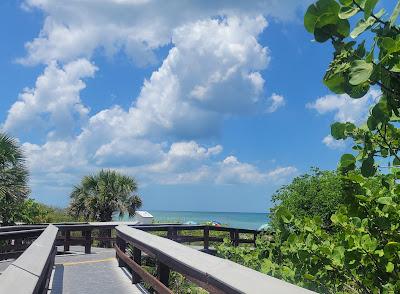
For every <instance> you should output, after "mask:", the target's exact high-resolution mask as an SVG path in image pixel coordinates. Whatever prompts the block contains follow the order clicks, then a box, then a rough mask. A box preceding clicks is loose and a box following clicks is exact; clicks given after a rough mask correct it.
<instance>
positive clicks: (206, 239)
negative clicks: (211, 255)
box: [203, 226, 210, 250]
mask: <svg viewBox="0 0 400 294" xmlns="http://www.w3.org/2000/svg"><path fill="white" fill-rule="evenodd" d="M203 235H204V250H208V248H209V246H210V228H209V227H208V226H205V227H204V233H203Z"/></svg>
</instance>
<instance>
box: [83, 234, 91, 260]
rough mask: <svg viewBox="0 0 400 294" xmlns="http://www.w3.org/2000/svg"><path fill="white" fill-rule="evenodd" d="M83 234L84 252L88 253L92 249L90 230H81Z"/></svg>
mask: <svg viewBox="0 0 400 294" xmlns="http://www.w3.org/2000/svg"><path fill="white" fill-rule="evenodd" d="M83 233H84V236H85V254H90V253H91V250H92V230H86V231H84V232H83Z"/></svg>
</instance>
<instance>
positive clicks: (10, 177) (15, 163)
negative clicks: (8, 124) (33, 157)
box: [0, 133, 30, 225]
mask: <svg viewBox="0 0 400 294" xmlns="http://www.w3.org/2000/svg"><path fill="white" fill-rule="evenodd" d="M28 181H29V173H28V170H27V168H26V165H25V157H24V154H23V151H22V150H21V147H20V146H19V144H18V142H17V141H16V140H15V139H14V138H12V137H10V136H8V135H7V134H4V133H0V221H1V222H2V224H3V225H8V224H12V223H14V222H15V217H16V216H17V214H18V213H17V212H18V207H19V206H20V204H21V203H23V201H24V200H25V199H26V198H27V197H28V195H29V192H30V190H29V187H28Z"/></svg>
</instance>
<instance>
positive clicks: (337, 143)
mask: <svg viewBox="0 0 400 294" xmlns="http://www.w3.org/2000/svg"><path fill="white" fill-rule="evenodd" d="M380 96H381V92H380V91H378V90H375V89H373V90H370V91H369V92H368V93H367V94H366V95H365V96H364V97H362V98H360V99H353V98H351V97H350V96H348V95H346V94H343V95H326V96H323V97H320V98H318V99H317V100H316V101H315V102H312V103H308V104H307V105H306V107H307V108H310V109H315V110H316V111H317V112H318V113H319V114H326V113H334V119H335V120H336V121H340V122H352V123H355V124H357V125H360V124H362V123H364V122H365V121H366V119H367V117H368V113H369V109H370V108H371V106H372V105H374V104H375V103H376V102H377V101H378V100H379V98H380ZM322 143H324V144H325V145H326V146H328V147H329V148H330V149H339V150H342V149H344V148H345V147H346V142H345V141H343V140H335V139H334V138H333V137H332V136H331V135H327V136H325V137H324V138H323V139H322Z"/></svg>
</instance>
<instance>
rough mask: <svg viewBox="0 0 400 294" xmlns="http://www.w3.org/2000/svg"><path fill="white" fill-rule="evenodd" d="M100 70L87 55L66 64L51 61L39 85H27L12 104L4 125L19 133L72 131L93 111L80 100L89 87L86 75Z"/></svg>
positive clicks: (67, 133)
mask: <svg viewBox="0 0 400 294" xmlns="http://www.w3.org/2000/svg"><path fill="white" fill-rule="evenodd" d="M96 70H97V68H96V66H94V65H93V64H92V63H90V62H89V61H88V60H86V59H78V60H76V61H73V62H70V63H68V64H66V65H64V66H63V67H62V68H61V67H59V65H58V64H57V63H56V62H52V63H50V64H49V65H48V66H47V67H46V69H45V70H44V73H43V74H42V75H41V76H39V77H38V78H37V80H36V84H35V88H34V89H25V90H24V91H23V92H22V93H21V94H20V95H19V98H18V100H17V101H16V102H15V103H14V104H13V105H12V106H11V108H10V110H9V111H8V116H7V119H6V121H5V123H4V125H3V128H4V129H5V130H6V131H11V132H14V133H19V134H20V133H23V132H24V131H25V132H28V131H31V130H35V132H36V133H40V131H42V133H48V134H49V135H50V136H52V137H59V136H66V135H71V134H72V133H73V132H74V130H75V129H76V128H77V127H79V126H80V124H79V121H80V120H82V119H85V118H86V117H87V115H88V112H89V109H88V108H87V107H85V106H84V105H83V104H82V102H81V100H80V95H79V94H80V91H81V90H82V89H84V88H85V87H86V85H85V83H84V82H83V80H82V79H83V78H86V77H93V76H94V73H95V71H96Z"/></svg>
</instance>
